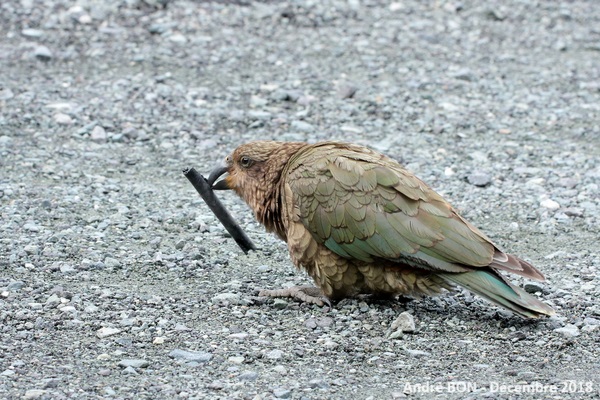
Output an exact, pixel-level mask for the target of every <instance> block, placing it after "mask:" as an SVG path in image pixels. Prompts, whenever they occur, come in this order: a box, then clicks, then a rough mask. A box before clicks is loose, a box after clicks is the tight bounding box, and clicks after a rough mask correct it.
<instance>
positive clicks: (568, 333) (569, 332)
mask: <svg viewBox="0 0 600 400" xmlns="http://www.w3.org/2000/svg"><path fill="white" fill-rule="evenodd" d="M554 332H557V333H560V334H561V335H563V336H564V337H566V338H574V337H577V336H579V328H578V327H577V326H575V325H573V324H567V325H565V326H564V327H562V328H556V329H555V330H554Z"/></svg>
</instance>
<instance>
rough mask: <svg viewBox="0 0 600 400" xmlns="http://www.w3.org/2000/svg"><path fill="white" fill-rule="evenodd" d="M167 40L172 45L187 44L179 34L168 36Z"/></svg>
mask: <svg viewBox="0 0 600 400" xmlns="http://www.w3.org/2000/svg"><path fill="white" fill-rule="evenodd" d="M169 40H170V41H171V42H173V43H179V44H184V43H187V41H188V40H187V38H186V37H185V36H183V35H182V34H181V33H174V34H172V35H171V36H169Z"/></svg>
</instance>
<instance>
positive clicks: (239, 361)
mask: <svg viewBox="0 0 600 400" xmlns="http://www.w3.org/2000/svg"><path fill="white" fill-rule="evenodd" d="M227 360H228V361H229V362H231V363H233V364H242V363H243V362H244V357H241V356H239V357H229V358H228V359H227Z"/></svg>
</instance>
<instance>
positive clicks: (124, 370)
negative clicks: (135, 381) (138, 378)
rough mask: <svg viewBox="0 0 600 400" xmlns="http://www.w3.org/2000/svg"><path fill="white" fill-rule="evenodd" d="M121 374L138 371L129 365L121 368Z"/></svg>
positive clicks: (135, 373) (131, 373)
mask: <svg viewBox="0 0 600 400" xmlns="http://www.w3.org/2000/svg"><path fill="white" fill-rule="evenodd" d="M123 374H124V375H138V372H137V371H136V370H135V368H133V367H131V366H129V367H125V368H124V369H123Z"/></svg>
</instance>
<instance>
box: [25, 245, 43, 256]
mask: <svg viewBox="0 0 600 400" xmlns="http://www.w3.org/2000/svg"><path fill="white" fill-rule="evenodd" d="M23 250H25V253H27V254H30V255H33V254H38V253H39V252H40V248H39V247H38V246H36V245H35V244H28V245H27V246H25V247H24V248H23Z"/></svg>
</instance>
